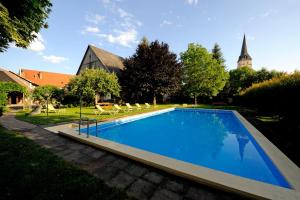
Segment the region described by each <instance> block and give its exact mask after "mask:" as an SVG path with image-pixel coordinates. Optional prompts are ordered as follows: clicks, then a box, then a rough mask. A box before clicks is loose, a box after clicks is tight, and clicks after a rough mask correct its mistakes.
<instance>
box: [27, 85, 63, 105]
mask: <svg viewBox="0 0 300 200" xmlns="http://www.w3.org/2000/svg"><path fill="white" fill-rule="evenodd" d="M60 93H61V90H60V89H59V88H58V87H56V86H53V85H43V86H38V87H36V88H34V90H33V92H32V98H33V99H34V100H35V101H38V102H40V103H45V102H46V100H47V99H48V100H50V101H53V100H54V99H56V100H57V99H58V98H59V96H58V95H59V94H60Z"/></svg>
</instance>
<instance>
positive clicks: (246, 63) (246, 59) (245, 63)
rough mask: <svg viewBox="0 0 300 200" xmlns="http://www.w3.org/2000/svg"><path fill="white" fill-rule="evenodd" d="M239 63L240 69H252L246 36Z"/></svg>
mask: <svg viewBox="0 0 300 200" xmlns="http://www.w3.org/2000/svg"><path fill="white" fill-rule="evenodd" d="M237 63H238V66H237V67H238V68H241V67H249V68H252V58H251V56H250V55H249V53H248V49H247V43H246V35H244V39H243V45H242V50H241V55H240V56H239V59H238V62H237Z"/></svg>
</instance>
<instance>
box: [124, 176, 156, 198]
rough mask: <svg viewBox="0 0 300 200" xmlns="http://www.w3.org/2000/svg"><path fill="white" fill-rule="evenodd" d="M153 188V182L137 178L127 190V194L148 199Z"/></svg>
mask: <svg viewBox="0 0 300 200" xmlns="http://www.w3.org/2000/svg"><path fill="white" fill-rule="evenodd" d="M155 188H156V187H155V185H154V184H152V183H150V182H147V181H144V180H142V179H138V180H137V181H135V182H134V183H133V184H132V185H131V186H130V188H129V189H128V190H127V194H128V195H129V196H132V197H135V198H137V199H140V200H144V199H149V197H150V196H152V194H153V192H154V190H155Z"/></svg>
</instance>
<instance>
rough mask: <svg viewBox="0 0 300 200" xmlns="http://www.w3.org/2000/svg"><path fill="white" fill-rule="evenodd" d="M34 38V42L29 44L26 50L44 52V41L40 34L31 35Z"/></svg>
mask: <svg viewBox="0 0 300 200" xmlns="http://www.w3.org/2000/svg"><path fill="white" fill-rule="evenodd" d="M32 34H34V35H35V36H36V38H34V40H33V41H32V42H31V43H30V44H29V46H28V49H30V50H32V51H36V52H40V51H43V50H45V48H46V47H45V45H44V42H45V40H44V39H43V37H42V35H41V34H40V33H35V32H34V33H32Z"/></svg>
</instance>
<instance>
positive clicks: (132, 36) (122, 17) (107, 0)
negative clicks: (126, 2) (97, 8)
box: [81, 0, 142, 47]
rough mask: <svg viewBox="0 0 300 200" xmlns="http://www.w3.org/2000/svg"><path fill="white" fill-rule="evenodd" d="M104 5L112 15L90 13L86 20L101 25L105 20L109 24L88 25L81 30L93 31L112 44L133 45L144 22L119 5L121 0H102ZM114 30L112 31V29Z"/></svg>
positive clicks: (84, 31)
mask: <svg viewBox="0 0 300 200" xmlns="http://www.w3.org/2000/svg"><path fill="white" fill-rule="evenodd" d="M101 2H102V6H103V7H104V8H105V10H106V12H107V13H108V14H109V16H110V17H105V16H102V15H97V14H96V15H93V14H89V15H88V16H87V17H86V21H88V22H90V23H93V24H94V25H99V24H101V23H103V22H104V21H105V24H106V25H107V26H103V28H102V27H101V26H100V29H101V31H100V30H99V28H98V26H86V27H85V29H84V30H82V31H81V32H82V33H83V34H85V33H92V34H94V35H96V36H98V37H99V38H101V39H103V40H104V41H106V42H109V43H112V44H118V45H121V46H124V47H131V46H132V45H133V44H136V43H137V37H138V31H137V29H138V27H140V26H142V22H141V21H139V20H138V19H137V18H136V17H135V16H134V15H133V14H132V13H130V12H128V11H126V10H124V9H123V8H121V7H120V6H119V5H118V2H120V0H115V1H112V0H102V1H101ZM111 30H112V31H111ZM102 42H103V41H99V45H102Z"/></svg>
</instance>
